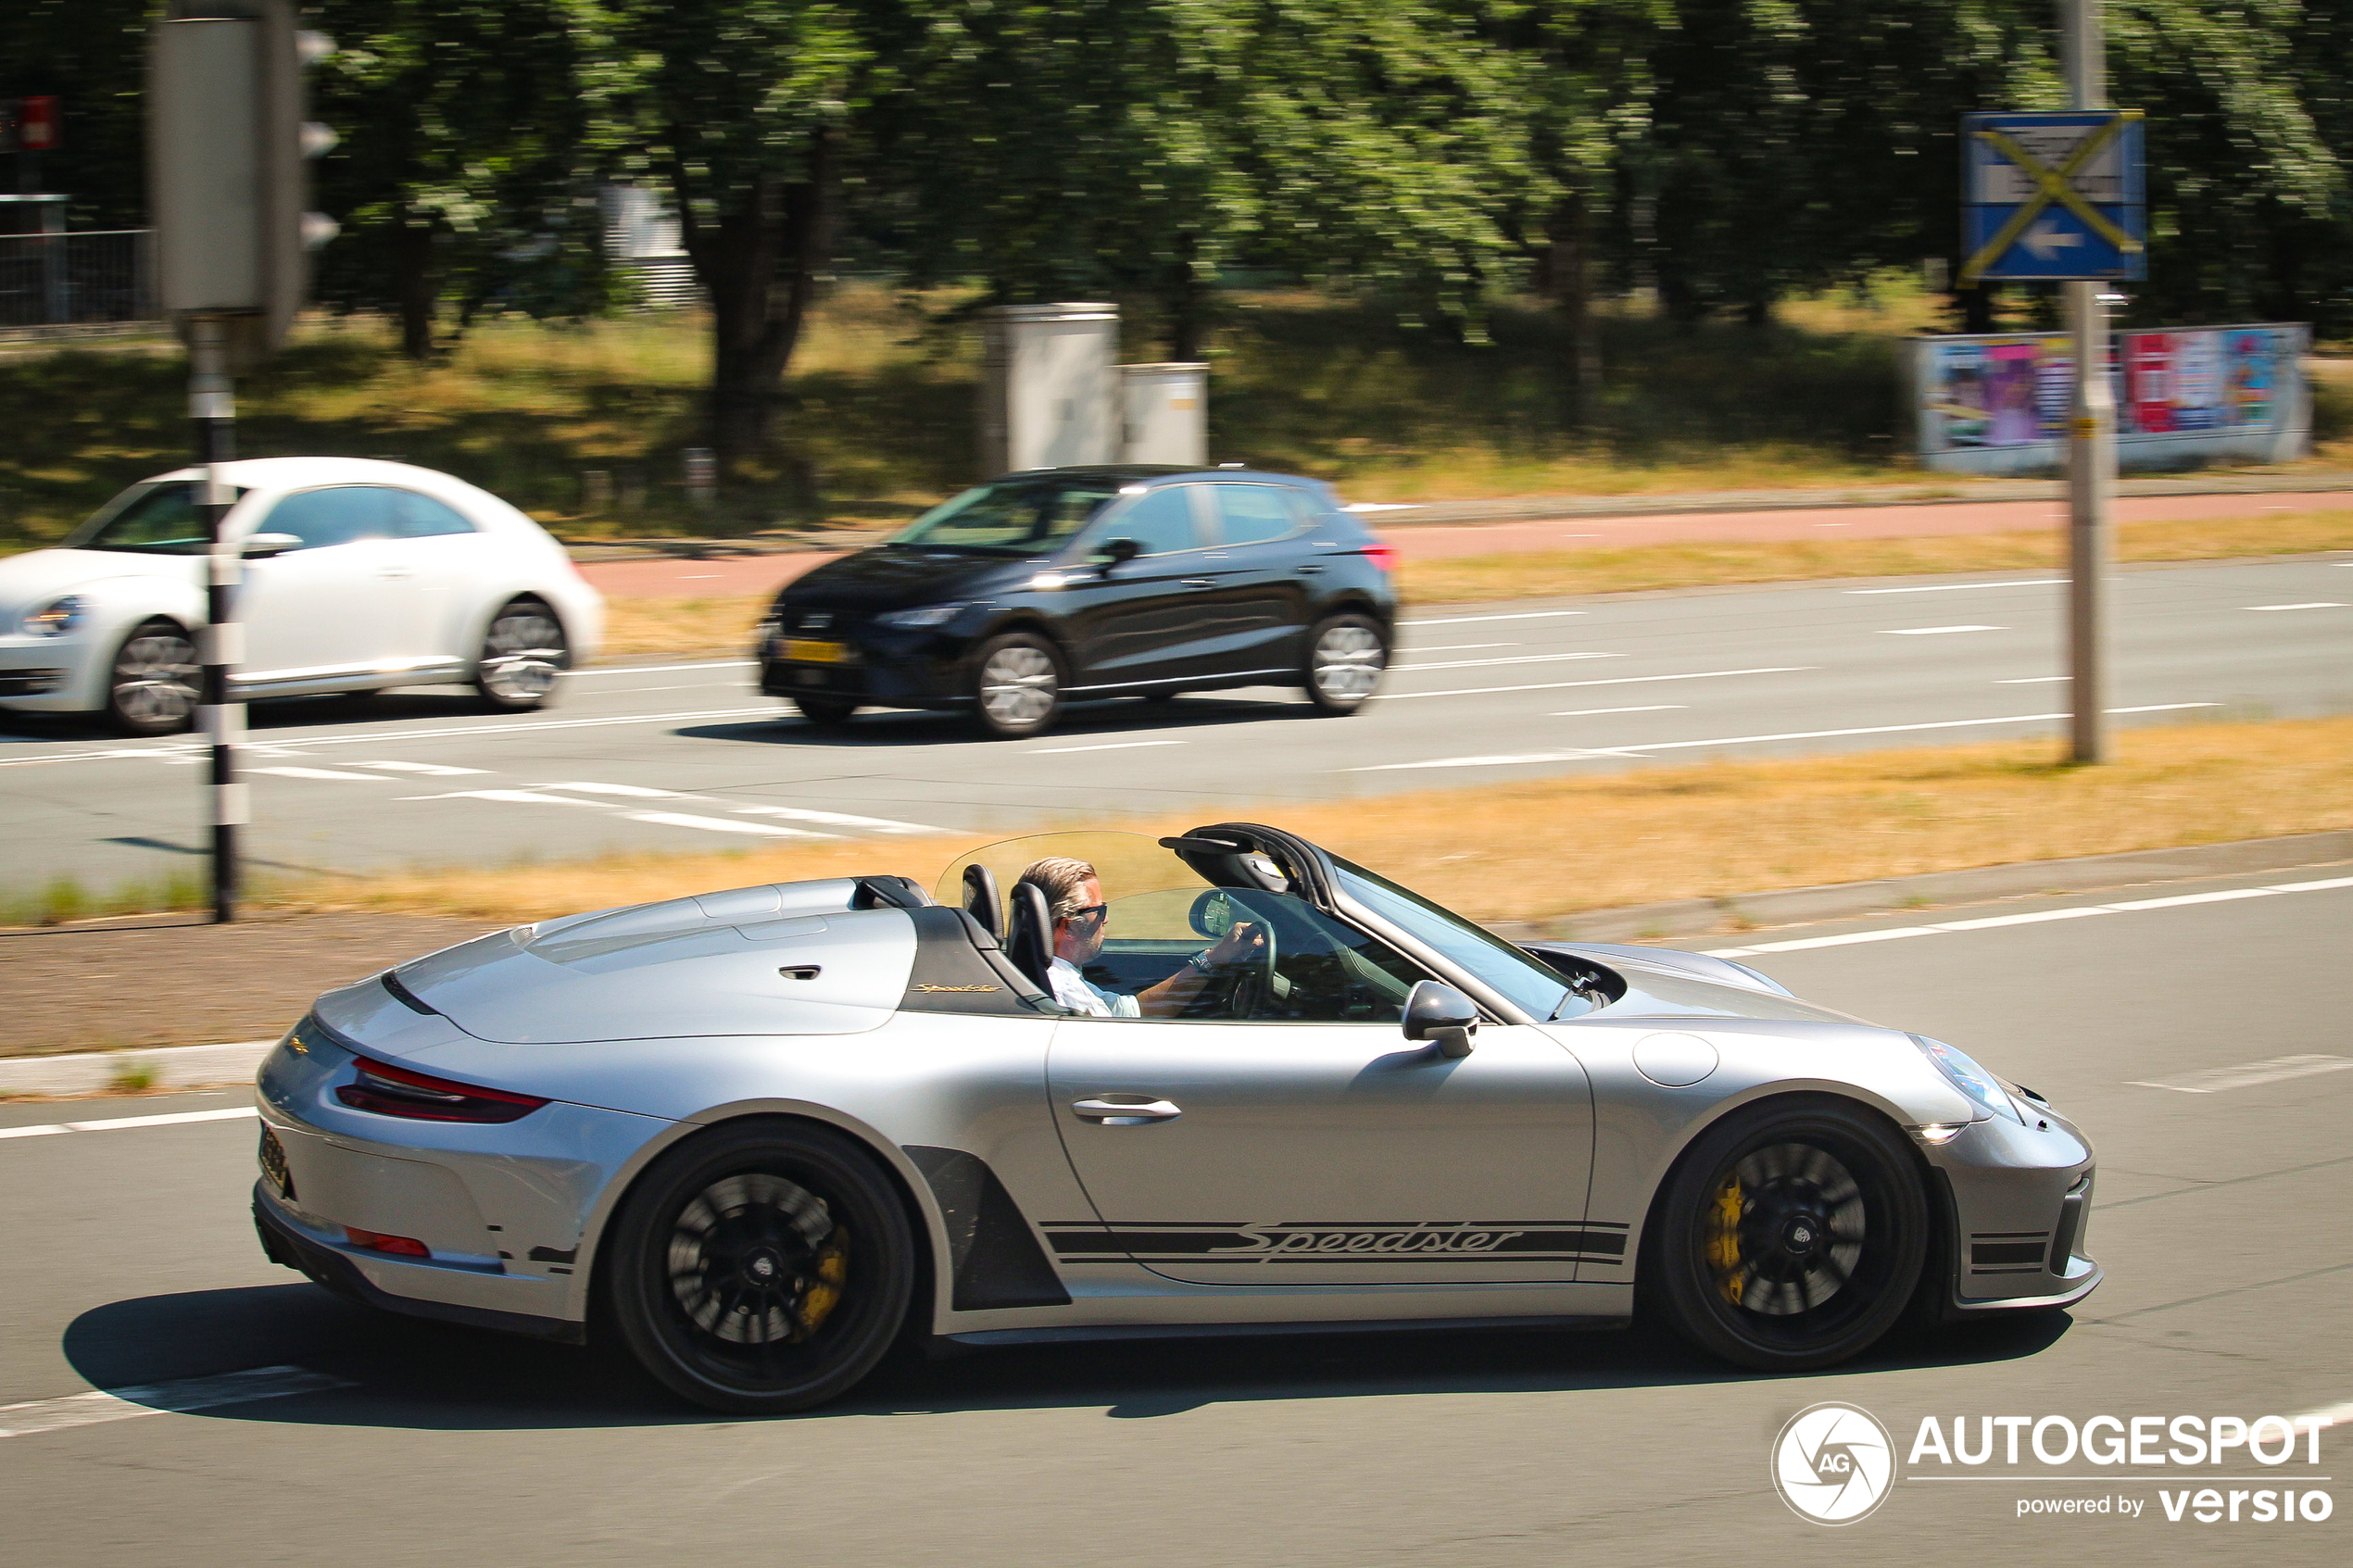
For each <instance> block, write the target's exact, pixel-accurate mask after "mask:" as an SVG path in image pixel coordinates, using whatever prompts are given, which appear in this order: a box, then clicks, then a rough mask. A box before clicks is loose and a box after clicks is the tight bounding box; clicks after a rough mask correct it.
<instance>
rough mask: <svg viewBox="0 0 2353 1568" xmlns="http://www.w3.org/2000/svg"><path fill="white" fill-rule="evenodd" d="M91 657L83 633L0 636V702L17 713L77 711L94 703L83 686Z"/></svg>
mask: <svg viewBox="0 0 2353 1568" xmlns="http://www.w3.org/2000/svg"><path fill="white" fill-rule="evenodd" d="M94 657H95V650H94V647H93V646H90V643H89V639H88V636H87V634H86V633H69V634H68V635H66V636H62V637H31V636H25V635H21V634H19V635H15V636H6V637H0V704H5V705H6V707H7V708H9V709H11V710H13V711H16V712H20V713H78V712H82V711H84V710H86V709H91V708H93V707H94V706H96V704H94V703H93V702H92V701H91V699H90V694H89V692H88V691H87V690H86V689H85V688H87V687H88V686H89V684H90V682H89V679H88V667H89V663H90V660H91V659H93V658H94Z"/></svg>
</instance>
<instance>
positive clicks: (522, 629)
mask: <svg viewBox="0 0 2353 1568" xmlns="http://www.w3.org/2000/svg"><path fill="white" fill-rule="evenodd" d="M571 666H572V649H571V646H570V645H568V644H567V643H566V642H565V641H564V628H563V622H561V621H558V620H557V619H556V614H555V611H553V610H551V609H549V608H547V606H546V605H544V604H541V603H540V602H539V601H538V600H536V599H516V600H515V601H513V602H512V603H510V604H509V605H508V606H506V607H505V608H502V609H501V610H499V612H498V613H497V615H496V616H494V617H492V618H491V621H490V629H489V630H488V631H487V632H485V633H483V639H482V657H481V658H480V659H478V660H476V661H475V664H474V690H475V691H477V692H479V693H480V694H481V695H482V700H483V703H484V706H485V707H487V708H489V709H492V710H493V711H495V712H499V713H528V712H530V711H531V710H532V709H537V708H545V707H547V705H548V704H549V703H551V702H553V701H554V700H555V696H556V683H557V681H559V680H560V679H561V678H562V676H563V672H564V671H566V670H567V669H569V668H571Z"/></svg>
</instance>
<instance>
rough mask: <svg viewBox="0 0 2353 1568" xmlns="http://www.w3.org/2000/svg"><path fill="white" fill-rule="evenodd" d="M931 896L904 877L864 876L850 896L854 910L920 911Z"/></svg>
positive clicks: (929, 900) (850, 904)
mask: <svg viewBox="0 0 2353 1568" xmlns="http://www.w3.org/2000/svg"><path fill="white" fill-rule="evenodd" d="M930 902H931V895H930V894H928V893H925V891H924V890H923V889H922V888H921V887H918V886H917V885H915V884H914V883H912V882H911V881H909V880H908V879H907V878H905V877H903V876H862V877H860V878H859V879H858V886H857V888H856V890H855V891H853V892H852V893H851V894H850V896H849V907H850V908H851V909H923V908H925V906H926V905H928V904H929V903H930Z"/></svg>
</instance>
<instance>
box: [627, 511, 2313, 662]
mask: <svg viewBox="0 0 2353 1568" xmlns="http://www.w3.org/2000/svg"><path fill="white" fill-rule="evenodd" d="M2062 545H2063V541H2062V539H2061V536H2060V534H2059V532H2058V531H2057V529H2040V530H2036V531H2033V532H2031V533H1960V534H1952V535H1947V536H1944V537H1936V538H1926V539H1838V540H1822V541H1817V540H1812V539H1793V540H1786V541H1775V542H1767V543H1758V544H1706V543H1695V544H1682V545H1640V546H1631V547H1629V548H1627V549H1622V550H1606V549H1604V550H1550V551H1542V552H1538V553H1533V554H1521V555H1494V556H1463V557H1460V558H1454V559H1451V560H1421V561H1416V560H1408V561H1405V562H1403V564H1402V566H1401V567H1400V568H1399V577H1398V585H1399V588H1400V591H1401V592H1403V595H1404V596H1405V600H1406V602H1407V603H1409V604H1416V605H1440V604H1478V603H1485V602H1487V601H1490V600H1494V599H1535V598H1552V597H1558V596H1566V595H1570V594H1615V593H1627V592H1631V591H1634V590H1639V589H1651V588H1698V587H1722V586H1726V585H1730V584H1735V583H1809V582H1820V581H1827V580H1831V579H1835V578H1845V577H1910V576H1927V575H1932V574H1935V573H1938V572H1948V571H2043V570H2047V569H2049V568H2052V567H2056V566H2057V565H2059V564H2060V552H2061V549H2062ZM2347 549H2353V508H2347V509H2345V510H2340V511H2309V512H2282V513H2274V514H2272V515H2270V516H2265V517H2250V518H2215V519H2211V520H2207V521H2188V522H2137V523H2133V524H2130V525H2128V526H2126V527H2122V528H2120V529H2118V530H2117V541H2116V555H2117V558H2118V559H2119V560H2122V561H2185V560H2220V559H2226V558H2232V557H2247V556H2284V555H2307V554H2310V553H2312V552H2314V551H2320V550H2347ZM767 603H768V596H767V595H765V594H741V595H731V596H718V597H711V598H691V599H688V598H679V599H670V598H662V599H620V598H617V599H614V600H612V601H611V603H610V605H609V606H608V616H609V621H608V624H607V629H606V644H605V656H606V657H607V658H610V659H620V658H626V657H630V656H633V655H645V654H687V653H695V654H700V653H740V652H742V651H743V650H744V649H745V647H747V646H749V643H750V641H751V627H752V622H754V621H758V620H759V619H760V612H761V610H762V609H764V608H766V607H767Z"/></svg>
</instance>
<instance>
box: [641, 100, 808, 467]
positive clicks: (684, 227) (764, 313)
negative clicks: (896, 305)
mask: <svg viewBox="0 0 2353 1568" xmlns="http://www.w3.org/2000/svg"><path fill="white" fill-rule="evenodd" d="M832 152H833V149H832V144H831V140H830V138H829V137H828V136H827V135H826V133H825V132H822V131H821V132H818V133H817V134H816V136H815V137H814V138H813V139H812V143H811V145H810V149H809V161H808V168H807V172H806V178H804V179H802V180H800V181H798V182H791V183H786V182H782V181H779V180H777V179H775V178H774V177H773V176H771V175H765V174H763V175H760V176H758V177H756V178H755V179H754V180H753V181H752V182H751V183H750V184H749V185H748V186H745V187H743V188H741V189H738V190H735V191H730V192H727V193H725V194H723V195H720V196H719V197H718V198H717V199H716V203H715V205H716V206H717V208H718V212H717V216H716V218H715V220H711V221H709V222H706V221H703V220H699V219H698V217H697V214H696V211H695V195H696V191H695V187H694V185H693V182H692V176H690V175H689V174H688V173H687V171H686V169H685V168H684V167H683V166H682V165H673V169H672V178H671V184H672V189H673V193H674V194H675V199H676V202H677V207H678V215H679V216H678V226H679V233H680V238H681V240H682V242H683V243H684V245H686V255H687V258H688V259H689V260H690V261H691V262H692V263H693V264H694V269H695V278H696V281H697V282H699V283H701V284H702V286H703V292H704V293H705V294H706V295H709V296H710V300H711V447H712V449H713V451H714V453H715V455H716V456H717V458H718V459H719V462H720V465H721V468H722V470H723V471H726V472H734V471H736V470H738V469H739V468H740V466H741V465H742V463H743V461H744V460H745V459H746V458H749V457H750V456H752V455H753V454H754V453H756V452H757V451H759V450H760V449H761V446H763V445H765V444H766V442H767V440H768V433H769V427H770V423H771V421H772V419H773V417H774V412H775V406H776V404H777V402H778V401H779V399H780V397H781V395H782V392H783V386H784V379H785V370H786V367H787V366H789V365H790V364H791V363H792V355H793V350H794V348H795V347H797V346H798V345H799V342H800V332H801V328H802V327H803V326H804V325H805V324H806V322H807V320H808V317H809V307H810V303H811V299H812V295H814V293H815V291H816V285H817V271H818V270H819V269H820V268H821V267H823V266H824V262H825V258H826V257H827V255H828V253H829V251H830V249H831V234H830V232H829V231H830V217H831V213H830V210H829V209H830V205H831V204H830V202H829V201H828V199H827V198H828V194H829V191H830V187H831V184H832V172H833V169H832V164H833V156H832Z"/></svg>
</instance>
